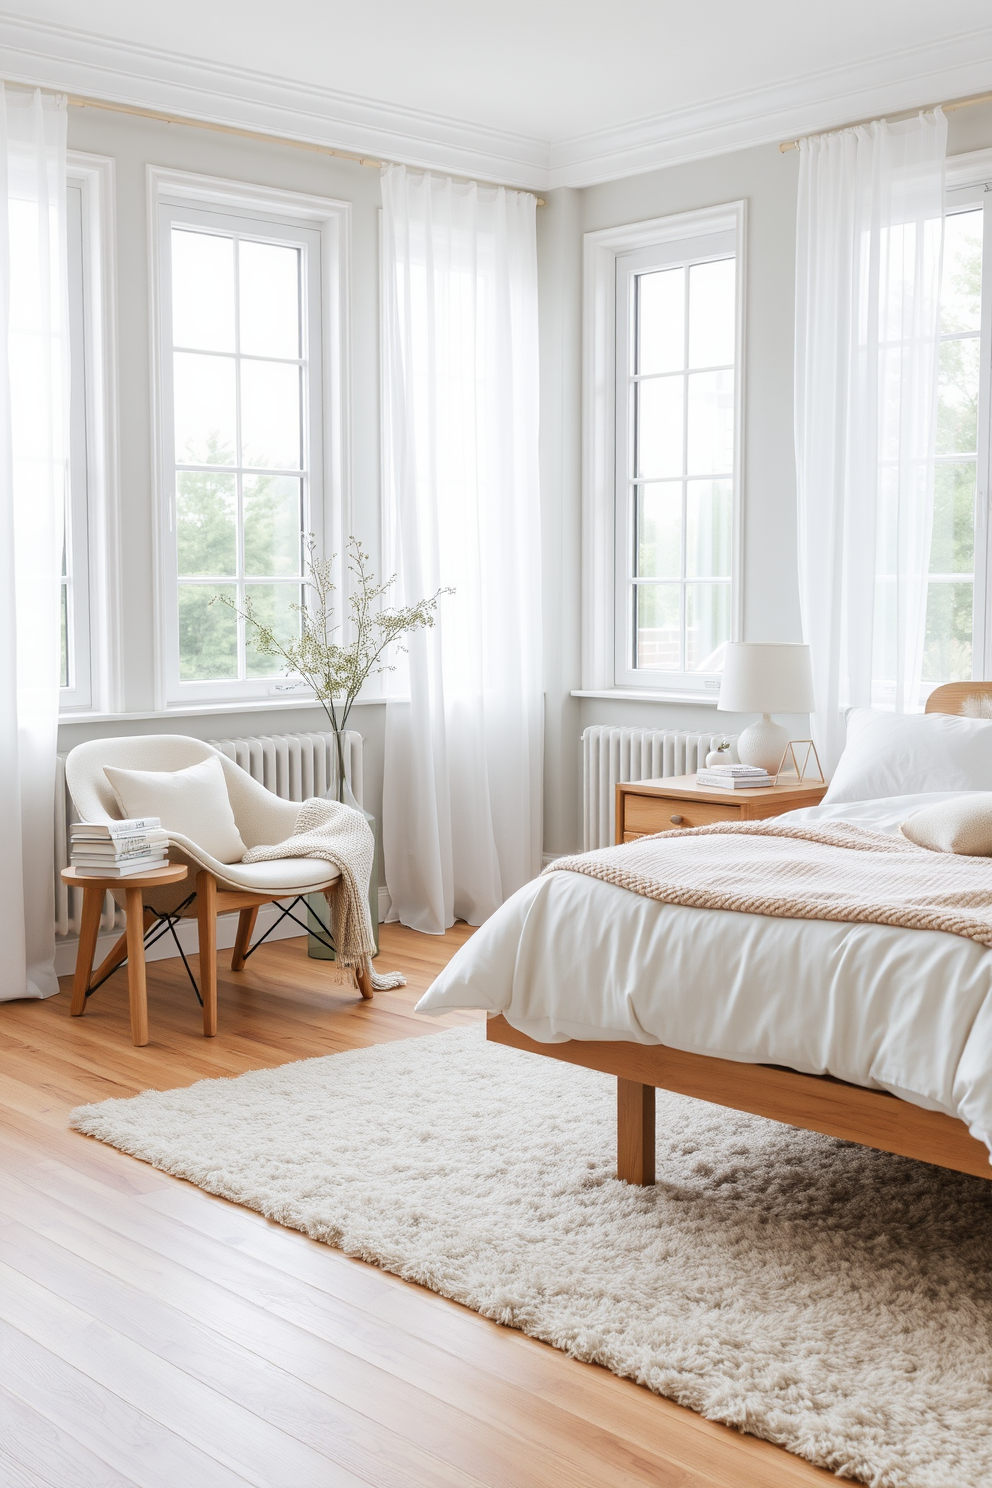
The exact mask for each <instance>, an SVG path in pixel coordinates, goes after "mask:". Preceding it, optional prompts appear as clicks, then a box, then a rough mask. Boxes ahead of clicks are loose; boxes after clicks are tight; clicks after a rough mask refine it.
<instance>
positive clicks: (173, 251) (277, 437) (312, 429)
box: [159, 183, 339, 703]
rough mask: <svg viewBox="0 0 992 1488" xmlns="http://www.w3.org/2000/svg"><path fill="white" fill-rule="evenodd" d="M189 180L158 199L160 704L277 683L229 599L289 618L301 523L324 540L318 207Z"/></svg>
mask: <svg viewBox="0 0 992 1488" xmlns="http://www.w3.org/2000/svg"><path fill="white" fill-rule="evenodd" d="M219 184H220V185H223V184H224V183H219ZM203 195H204V193H203V192H202V191H201V193H200V198H199V199H198V200H197V202H196V204H192V203H190V202H189V201H184V200H179V199H173V200H170V199H168V198H163V199H162V200H161V201H160V206H159V295H160V366H161V390H162V397H161V425H162V454H163V471H162V480H163V495H164V498H165V499H164V502H163V506H164V509H165V510H164V515H165V521H164V529H165V530H164V534H163V535H164V542H163V547H164V550H165V573H164V575H163V586H162V587H163V591H164V601H165V603H164V613H163V616H162V619H163V624H162V635H163V639H164V646H163V648H162V649H163V655H162V658H161V663H162V667H161V669H162V673H163V679H164V692H165V699H164V701H165V702H166V703H168V702H177V701H188V700H192V699H197V698H199V699H202V700H204V701H209V700H212V699H215V698H224V697H246V698H250V697H252V696H260V695H261V696H264V695H265V694H267V693H269V692H272V691H275V690H276V678H277V677H278V676H279V672H280V669H279V665H278V663H277V662H274V661H273V660H272V659H271V658H269V657H265V656H262V655H261V654H260V653H259V652H258V650H257V648H256V647H255V645H254V644H253V637H252V632H251V627H250V626H246V625H245V623H244V620H243V619H242V618H241V612H243V610H244V608H245V605H246V603H247V604H250V606H251V607H252V609H253V611H254V613H255V614H256V615H257V616H258V617H259V619H261V620H263V621H264V622H265V623H266V624H268V625H271V626H272V627H273V629H274V630H275V631H276V632H277V634H282V635H283V636H284V637H286V638H289V637H290V636H291V635H292V634H293V633H294V631H295V630H296V629H297V626H298V615H297V614H296V612H295V611H294V609H293V606H294V605H298V604H299V603H300V599H301V580H302V574H303V556H304V543H305V540H306V534H307V533H308V532H313V533H314V534H315V535H316V537H317V540H318V544H319V545H321V546H323V544H324V539H325V536H326V531H325V529H326V528H327V526H328V522H327V512H326V509H325V508H326V505H327V496H328V494H329V492H328V487H329V486H330V485H332V484H333V482H325V470H324V465H325V448H324V446H325V438H326V436H327V434H328V433H329V430H330V427H331V421H329V420H325V410H324V386H323V384H324V364H325V359H326V357H327V353H328V351H329V350H330V348H329V346H328V342H329V340H330V339H331V338H330V336H329V334H328V332H327V329H326V327H325V308H326V307H325V306H324V305H323V304H322V295H323V291H324V284H323V271H324V268H325V259H326V256H327V255H326V250H327V244H326V242H325V237H324V233H323V232H322V227H321V223H320V218H319V217H318V222H317V225H312V222H313V214H312V208H311V211H310V212H308V213H307V214H305V216H304V219H303V220H300V219H299V218H298V217H296V216H295V215H294V216H291V215H289V213H288V212H286V211H285V206H286V205H288V204H289V202H290V200H291V199H289V198H285V199H283V200H281V201H280V202H279V205H282V206H283V207H284V210H283V211H282V212H280V213H274V212H265V211H260V210H258V209H257V207H256V209H255V210H250V206H249V208H247V209H246V207H245V206H243V205H241V204H240V203H235V204H230V205H229V204H228V203H227V202H225V201H220V202H217V203H216V204H211V205H210V206H207V205H203V204H201V203H202V198H203ZM279 195H280V196H281V194H279ZM304 200H305V201H309V199H304ZM270 205H271V203H270ZM320 215H321V216H323V217H326V215H327V204H326V203H324V204H321V214H320ZM308 219H309V220H308ZM338 262H339V259H338ZM334 268H335V271H336V268H337V263H335V265H334ZM333 277H334V279H335V280H336V277H337V275H336V272H335V274H334V276H333ZM332 455H333V456H336V455H337V451H332ZM285 685H286V684H285V683H283V684H282V688H281V689H279V690H285Z"/></svg>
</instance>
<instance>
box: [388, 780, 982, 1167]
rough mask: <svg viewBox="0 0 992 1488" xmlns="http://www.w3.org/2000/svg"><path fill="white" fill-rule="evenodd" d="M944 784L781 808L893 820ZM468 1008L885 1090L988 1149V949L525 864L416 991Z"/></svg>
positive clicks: (549, 1038)
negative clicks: (782, 915)
mask: <svg viewBox="0 0 992 1488" xmlns="http://www.w3.org/2000/svg"><path fill="white" fill-rule="evenodd" d="M960 794H961V792H960V791H950V792H941V793H931V794H927V795H914V796H895V797H889V798H886V799H885V800H883V801H860V802H858V803H856V804H853V805H851V804H847V805H840V804H838V805H834V806H814V807H811V808H808V809H806V810H802V811H794V812H791V813H789V815H788V817H783V818H781V820H791V821H816V820H831V821H852V822H857V823H859V824H860V825H862V826H866V827H871V828H873V829H874V830H876V831H888V832H894V831H896V830H897V828H898V826H899V823H900V822H902V821H905V819H906V817H907V816H909V815H910V814H911V813H912V812H913V811H915V810H918V809H919V808H920V807H922V806H925V805H929V804H931V803H933V802H936V801H941V800H950V799H952V798H953V797H954V796H955V795H960ZM449 1008H484V1009H485V1011H486V1012H488V1013H494V1014H495V1013H502V1014H503V1015H504V1016H505V1018H506V1020H507V1022H509V1023H511V1024H512V1025H513V1027H514V1028H517V1029H519V1030H520V1031H521V1032H522V1033H526V1034H528V1035H529V1036H530V1037H531V1038H533V1039H537V1040H538V1041H540V1042H541V1043H557V1042H561V1041H563V1040H565V1039H572V1038H578V1039H629V1040H634V1041H636V1042H638V1043H642V1044H658V1043H660V1044H667V1045H669V1046H670V1047H672V1048H675V1049H685V1050H689V1051H692V1052H694V1053H699V1054H715V1055H720V1056H721V1057H722V1058H724V1059H736V1060H742V1061H745V1062H748V1063H761V1064H784V1065H788V1066H790V1067H791V1068H792V1069H796V1070H802V1071H804V1072H806V1073H809V1074H817V1075H822V1074H830V1075H834V1076H836V1077H837V1078H838V1079H841V1080H849V1081H851V1082H852V1083H853V1084H856V1085H866V1086H869V1087H872V1088H880V1089H883V1090H889V1091H892V1092H893V1093H894V1094H896V1095H899V1096H902V1097H903V1099H905V1100H907V1101H911V1102H912V1103H913V1104H914V1105H917V1106H924V1107H927V1108H929V1109H931V1110H939V1111H946V1112H948V1113H949V1114H950V1115H952V1116H957V1117H960V1118H961V1120H963V1121H965V1122H966V1123H967V1125H968V1127H969V1129H970V1131H971V1133H972V1135H973V1136H975V1137H977V1138H978V1139H979V1140H980V1141H983V1142H985V1143H986V1144H987V1145H988V1146H989V1148H990V1149H992V951H990V950H987V949H986V948H985V947H984V946H980V945H978V944H977V943H976V942H974V941H971V940H965V939H964V938H963V937H961V936H957V935H948V934H945V933H944V932H942V931H934V930H901V929H896V928H894V927H890V926H888V925H848V924H839V923H831V922H829V921H822V920H783V919H772V918H769V917H766V916H764V915H750V914H736V913H733V912H731V911H729V910H710V909H688V908H685V907H683V906H681V905H671V904H658V903H655V902H654V901H653V900H650V899H645V898H643V897H642V896H641V895H640V894H633V893H631V892H630V891H629V890H627V889H619V888H616V887H614V886H613V885H612V884H607V883H602V882H601V881H600V880H598V879H593V878H587V877H586V876H585V875H584V874H578V873H550V874H547V875H545V876H544V877H541V878H537V879H534V881H533V882H532V883H529V884H527V885H525V886H524V888H522V889H521V890H520V891H519V892H518V893H516V894H514V895H513V897H512V898H511V899H508V900H507V902H506V903H505V904H504V905H503V906H502V908H501V909H499V910H498V911H497V912H496V914H494V915H493V916H492V918H491V919H489V920H487V921H486V923H485V924H484V925H483V926H482V927H481V928H480V929H479V930H478V931H477V932H476V933H475V935H474V936H473V937H472V939H471V940H470V941H468V942H467V943H466V944H465V945H464V946H463V947H462V948H461V950H460V951H459V952H458V953H457V955H455V957H454V958H453V959H452V960H451V961H450V962H449V963H448V965H447V967H446V968H445V970H444V971H443V972H442V973H441V975H440V976H439V977H438V978H437V980H436V981H435V982H434V984H433V986H432V987H431V988H430V990H429V991H428V992H427V993H426V994H425V996H424V997H422V998H421V1000H420V1002H419V1003H418V1005H417V1010H418V1012H426V1013H440V1012H444V1011H446V1010H447V1009H449Z"/></svg>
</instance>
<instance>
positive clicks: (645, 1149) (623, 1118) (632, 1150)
mask: <svg viewBox="0 0 992 1488" xmlns="http://www.w3.org/2000/svg"><path fill="white" fill-rule="evenodd" d="M617 1177H618V1178H622V1179H623V1180H624V1182H625V1183H639V1184H642V1185H643V1184H648V1183H653V1182H654V1086H653V1085H641V1084H640V1082H639V1081H637V1080H622V1079H618V1080H617Z"/></svg>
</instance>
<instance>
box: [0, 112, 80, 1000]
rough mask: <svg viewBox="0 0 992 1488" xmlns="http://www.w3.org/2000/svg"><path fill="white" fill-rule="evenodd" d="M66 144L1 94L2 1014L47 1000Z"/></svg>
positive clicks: (46, 122)
mask: <svg viewBox="0 0 992 1488" xmlns="http://www.w3.org/2000/svg"><path fill="white" fill-rule="evenodd" d="M65 139H66V109H65V100H64V99H62V98H56V97H54V96H52V95H50V94H45V93H41V92H40V91H38V90H35V91H33V92H26V91H24V90H21V89H15V88H10V87H3V86H2V85H0V607H2V608H0V616H2V618H0V947H2V955H0V1001H6V1000H9V999H11V998H14V997H49V996H51V994H52V993H53V992H57V991H58V982H57V981H56V979H55V963H54V956H55V930H54V924H55V917H54V892H53V890H54V863H53V847H52V843H53V833H52V805H53V801H54V799H55V754H56V743H57V731H58V708H59V678H60V592H59V591H60V572H61V561H62V529H63V520H64V507H65V480H66V468H67V453H68V451H67V439H68V435H67V428H68V395H69V376H68V344H67V336H68V312H67V305H66V295H67V278H66V267H65Z"/></svg>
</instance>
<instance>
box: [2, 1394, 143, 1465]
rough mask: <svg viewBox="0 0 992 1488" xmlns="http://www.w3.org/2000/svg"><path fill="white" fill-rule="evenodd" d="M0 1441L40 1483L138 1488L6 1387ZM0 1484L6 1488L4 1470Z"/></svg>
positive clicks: (3, 1398)
mask: <svg viewBox="0 0 992 1488" xmlns="http://www.w3.org/2000/svg"><path fill="white" fill-rule="evenodd" d="M0 1440H2V1441H3V1444H4V1448H5V1449H6V1451H7V1452H8V1453H10V1454H11V1456H13V1457H14V1458H16V1459H17V1460H18V1461H19V1462H22V1463H24V1462H28V1463H31V1464H32V1467H33V1470H34V1471H35V1472H37V1473H38V1474H39V1475H41V1476H39V1479H38V1481H39V1482H41V1481H42V1479H43V1480H44V1482H45V1483H46V1484H51V1485H52V1488H65V1485H68V1484H71V1485H72V1488H135V1482H134V1479H133V1478H125V1477H124V1476H123V1475H122V1474H121V1473H119V1472H118V1471H117V1470H116V1468H113V1467H111V1466H110V1463H109V1462H105V1461H104V1460H103V1459H102V1458H101V1457H97V1456H96V1455H95V1454H94V1453H93V1452H90V1451H89V1450H88V1448H86V1447H84V1446H83V1444H82V1443H81V1442H79V1441H77V1440H75V1438H73V1437H69V1436H67V1435H66V1433H65V1432H63V1431H60V1430H59V1429H58V1427H56V1426H54V1425H53V1424H52V1422H51V1421H49V1420H48V1419H47V1418H46V1417H45V1416H42V1415H39V1414H38V1412H37V1411H36V1410H32V1408H31V1406H29V1405H28V1404H27V1403H26V1402H25V1401H23V1400H20V1399H19V1398H18V1397H17V1396H16V1394H11V1393H10V1392H9V1391H8V1390H5V1389H4V1388H3V1386H0ZM12 1481H13V1482H16V1481H17V1480H16V1479H13V1480H12ZM0 1483H3V1484H4V1488H6V1485H7V1479H6V1478H5V1477H4V1476H3V1475H2V1468H0Z"/></svg>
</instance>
